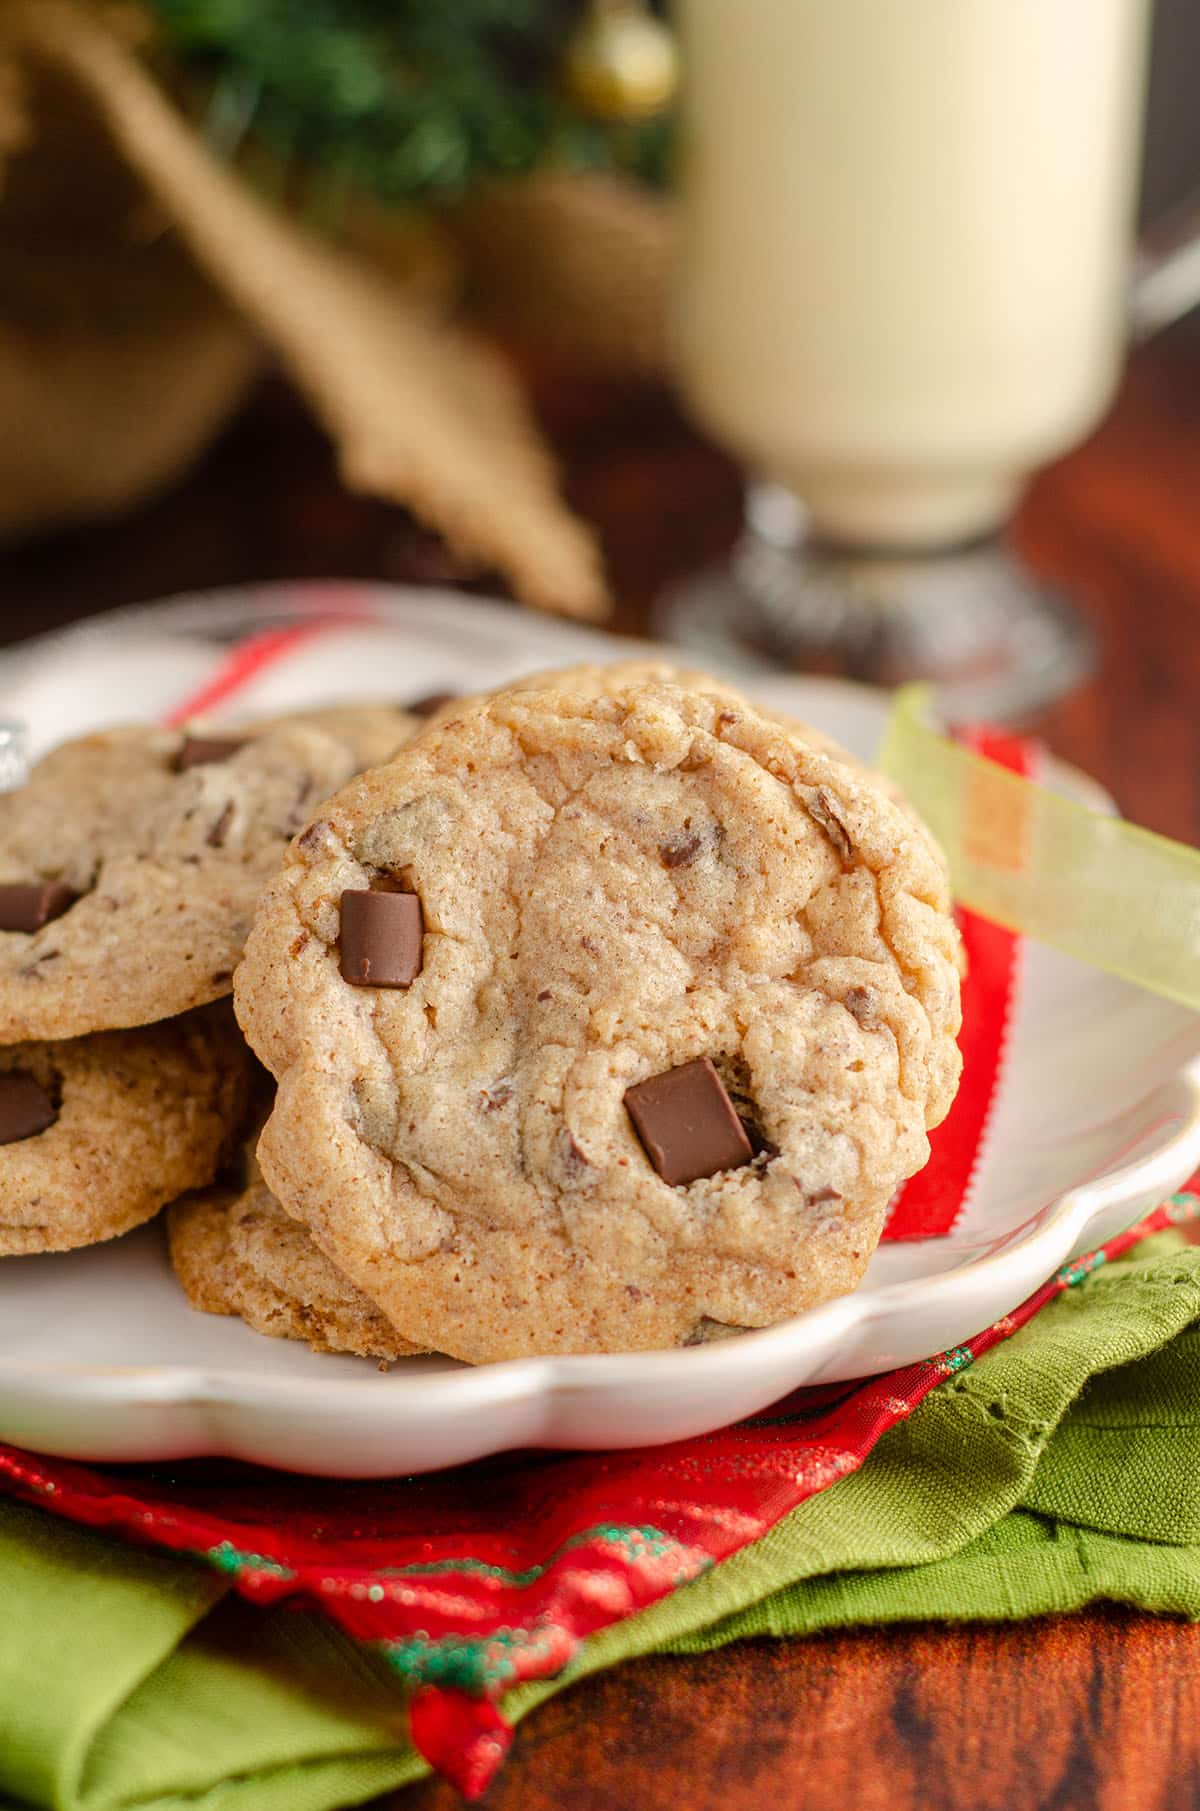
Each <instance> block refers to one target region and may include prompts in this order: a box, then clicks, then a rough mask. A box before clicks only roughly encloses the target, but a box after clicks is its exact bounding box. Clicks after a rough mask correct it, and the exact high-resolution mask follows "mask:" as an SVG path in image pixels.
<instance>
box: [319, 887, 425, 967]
mask: <svg viewBox="0 0 1200 1811" xmlns="http://www.w3.org/2000/svg"><path fill="white" fill-rule="evenodd" d="M424 934H425V921H424V918H423V916H422V913H421V901H420V900H419V899H418V898H417V896H416V894H415V893H377V892H373V891H368V890H367V889H365V888H364V889H350V888H348V889H347V890H346V892H344V893H343V894H342V913H341V942H340V945H339V954H340V957H341V967H342V979H343V981H349V982H350V984H351V986H352V987H408V986H410V985H411V983H412V982H413V981H415V980H416V978H417V976H418V975H419V974H420V972H421V940H422V938H423V936H424Z"/></svg>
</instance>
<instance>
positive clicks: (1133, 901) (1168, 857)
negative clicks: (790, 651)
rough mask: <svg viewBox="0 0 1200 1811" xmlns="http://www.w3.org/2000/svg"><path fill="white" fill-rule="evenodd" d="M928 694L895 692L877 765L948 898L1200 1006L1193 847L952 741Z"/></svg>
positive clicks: (1198, 900)
mask: <svg viewBox="0 0 1200 1811" xmlns="http://www.w3.org/2000/svg"><path fill="white" fill-rule="evenodd" d="M929 696H930V694H929V690H928V688H927V687H925V686H905V687H904V688H903V689H902V690H901V691H900V692H898V693H897V695H896V699H895V702H894V704H893V707H892V711H891V715H890V718H889V721H888V725H887V729H886V732H885V735H884V742H883V748H882V750H881V753H880V766H881V767H882V769H883V771H884V773H886V774H887V775H888V776H889V778H890V779H892V780H894V781H895V782H896V784H897V785H898V786H899V787H900V788H901V790H902V791H903V792H904V793H905V795H906V796H907V797H908V798H909V799H910V800H911V801H912V803H913V804H914V805H915V806H916V808H917V810H918V811H919V812H920V814H921V816H922V817H923V818H924V820H925V822H926V823H927V824H928V826H929V828H930V829H931V830H932V831H933V834H934V835H935V836H936V838H937V839H938V842H939V843H940V844H941V846H942V848H943V849H944V850H945V852H946V857H947V859H948V861H949V864H950V878H951V883H952V886H953V889H954V896H955V898H956V899H958V900H959V901H961V903H962V904H963V905H965V906H967V907H969V909H970V910H971V911H973V912H978V913H980V914H981V916H983V917H985V918H991V919H994V920H995V921H996V923H998V924H1002V925H1005V926H1006V927H1007V928H1008V929H1009V930H1014V931H1020V932H1021V933H1022V934H1023V935H1025V936H1027V937H1035V938H1037V939H1039V940H1040V941H1041V942H1043V943H1048V944H1051V945H1052V946H1053V947H1054V948H1055V949H1059V950H1063V951H1064V952H1065V953H1066V954H1067V955H1070V956H1076V957H1078V958H1079V960H1080V961H1083V962H1087V963H1090V964H1091V965H1092V966H1093V967H1094V968H1099V969H1103V970H1105V971H1106V972H1107V973H1108V974H1112V975H1118V976H1120V977H1121V979H1123V980H1125V981H1132V982H1134V983H1135V984H1136V985H1137V986H1139V987H1145V988H1149V989H1150V991H1151V992H1152V993H1156V994H1161V995H1163V996H1164V997H1165V998H1166V999H1168V1000H1175V1001H1177V1002H1179V1003H1180V1004H1181V1005H1184V1006H1188V1007H1191V1008H1192V1009H1193V1010H1194V1011H1200V853H1198V852H1197V851H1196V850H1195V849H1189V848H1187V847H1186V846H1185V845H1184V844H1182V843H1175V842H1172V841H1171V840H1170V838H1169V837H1165V836H1156V835H1155V834H1154V832H1153V831H1150V830H1142V829H1140V828H1139V827H1138V825H1136V824H1129V823H1126V822H1124V820H1123V819H1121V818H1119V817H1115V816H1110V815H1108V814H1107V813H1105V812H1103V811H1094V810H1090V809H1089V808H1088V807H1087V806H1086V805H1082V804H1079V803H1078V802H1077V801H1076V800H1075V799H1070V798H1065V797H1063V796H1062V795H1061V794H1060V793H1057V792H1051V791H1050V790H1049V789H1048V788H1047V787H1045V786H1039V785H1037V784H1035V783H1034V782H1033V781H1031V780H1026V779H1023V778H1022V777H1021V776H1020V775H1019V774H1015V773H1010V772H1009V771H1008V769H1007V768H1004V767H1000V766H999V765H997V763H996V762H994V761H989V760H987V759H986V758H985V757H984V756H982V755H978V754H975V753H974V752H973V751H972V750H971V749H969V748H965V747H963V746H962V745H961V744H960V743H958V742H953V741H951V740H950V739H949V737H947V736H944V735H941V734H939V733H938V731H937V730H935V729H933V728H931V727H930V725H929V721H928V701H929Z"/></svg>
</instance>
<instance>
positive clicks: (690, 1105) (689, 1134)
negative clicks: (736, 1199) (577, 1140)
mask: <svg viewBox="0 0 1200 1811" xmlns="http://www.w3.org/2000/svg"><path fill="white" fill-rule="evenodd" d="M625 1105H626V1107H627V1108H628V1109H629V1117H630V1118H631V1119H632V1121H633V1123H634V1126H635V1128H636V1130H637V1135H638V1137H639V1138H640V1139H641V1141H642V1144H643V1146H644V1147H645V1151H646V1155H647V1157H649V1159H650V1161H651V1163H652V1164H653V1165H654V1167H655V1169H656V1170H657V1171H658V1173H659V1175H660V1176H661V1177H662V1179H663V1181H664V1182H669V1183H670V1184H671V1185H672V1187H678V1186H679V1185H680V1184H682V1183H687V1182H698V1181H699V1180H700V1178H701V1177H702V1176H715V1175H717V1173H718V1172H719V1171H721V1170H736V1169H740V1168H741V1166H742V1164H744V1163H749V1162H750V1159H751V1157H752V1156H753V1151H752V1150H751V1147H750V1140H749V1139H748V1138H747V1136H746V1132H745V1128H744V1126H743V1125H742V1122H741V1120H740V1119H739V1118H738V1116H737V1114H736V1113H735V1112H734V1110H733V1102H732V1101H731V1100H730V1098H729V1096H728V1094H727V1093H726V1092H725V1086H724V1083H723V1082H722V1080H721V1078H720V1076H719V1075H718V1074H717V1072H716V1070H715V1069H714V1068H713V1065H712V1063H711V1062H710V1061H709V1059H708V1058H707V1057H706V1056H702V1057H698V1058H697V1059H696V1061H695V1062H692V1063H681V1064H680V1066H679V1068H678V1069H668V1070H666V1071H665V1072H664V1073H663V1074H662V1075H652V1076H650V1077H649V1078H648V1080H646V1081H644V1082H637V1083H636V1084H635V1085H634V1086H633V1087H632V1088H626V1090H625Z"/></svg>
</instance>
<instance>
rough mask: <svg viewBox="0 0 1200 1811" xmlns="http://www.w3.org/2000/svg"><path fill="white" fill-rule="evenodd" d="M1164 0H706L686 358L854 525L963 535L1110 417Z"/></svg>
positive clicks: (719, 418) (765, 469)
mask: <svg viewBox="0 0 1200 1811" xmlns="http://www.w3.org/2000/svg"><path fill="white" fill-rule="evenodd" d="M1148 12H1149V0H679V3H678V5H677V17H678V21H679V25H680V28H681V32H682V41H683V51H684V68H685V97H684V146H683V153H684V154H683V158H682V181H683V194H684V247H683V258H682V266H681V274H680V280H679V286H678V294H677V304H676V319H675V344H676V353H677V360H678V364H679V368H680V374H681V377H682V380H683V384H684V388H685V390H686V393H687V395H688V397H689V399H690V401H691V403H692V404H693V406H694V408H695V410H696V412H697V414H698V415H699V416H700V417H701V418H702V419H703V420H704V421H705V422H706V423H707V424H708V425H709V426H710V427H711V428H712V430H713V431H714V432H715V433H716V434H717V435H718V437H720V438H721V439H722V440H724V441H725V442H726V443H728V444H730V445H731V446H733V447H734V448H735V449H736V450H737V451H738V452H739V453H740V454H741V455H742V456H743V457H744V458H745V459H746V460H747V462H748V463H749V464H750V465H751V466H753V467H754V468H755V469H756V470H757V471H758V472H760V473H762V474H764V475H766V476H769V477H772V478H775V479H777V480H779V481H780V482H782V483H784V484H786V485H787V486H788V487H789V488H790V489H791V490H793V491H794V492H795V493H796V494H797V495H798V496H799V497H801V498H802V499H803V501H804V503H805V504H806V505H807V506H808V509H809V510H810V512H811V514H812V518H813V521H814V524H815V527H816V528H817V530H818V531H819V532H822V533H824V534H826V535H828V536H829V537H831V538H834V539H839V540H845V541H851V542H855V543H861V544H866V545H883V544H890V545H893V546H901V547H903V546H930V545H939V544H945V543H948V542H951V541H954V540H958V539H961V538H965V537H967V536H970V535H974V534H977V533H980V532H983V531H985V530H989V529H992V528H994V527H996V526H997V525H998V524H999V523H1000V522H1001V521H1002V520H1003V519H1004V517H1005V516H1006V515H1007V513H1008V512H1009V510H1010V509H1011V507H1012V505H1013V503H1014V502H1015V499H1016V496H1017V493H1018V491H1019V489H1020V486H1021V484H1022V481H1023V480H1024V478H1025V477H1026V476H1027V475H1028V474H1029V473H1030V472H1031V471H1033V470H1034V469H1035V468H1036V467H1037V466H1039V465H1040V464H1043V463H1044V462H1045V461H1046V460H1048V459H1050V458H1052V457H1053V456H1055V455H1056V454H1058V453H1060V452H1062V451H1064V450H1065V449H1066V448H1067V447H1069V446H1071V445H1072V444H1073V443H1074V442H1075V441H1077V440H1078V439H1080V438H1081V437H1082V436H1083V435H1084V434H1086V433H1087V431H1088V430H1089V429H1090V428H1091V427H1092V426H1093V424H1094V423H1095V422H1096V421H1097V420H1098V419H1099V417H1100V416H1101V415H1102V414H1103V412H1104V410H1105V408H1106V407H1107V405H1108V402H1109V400H1110V397H1111V395H1112V391H1113V386H1114V383H1115V381H1116V376H1117V372H1118V369H1119V364H1120V357H1121V345H1122V329H1123V318H1122V317H1123V308H1124V298H1125V287H1126V285H1125V278H1126V270H1127V261H1128V256H1129V249H1130V236H1131V223H1132V211H1133V199H1134V186H1135V178H1136V173H1137V164H1138V145H1139V138H1140V120H1141V99H1142V89H1143V77H1144V50H1145V40H1146V37H1147V29H1146V28H1147V19H1148Z"/></svg>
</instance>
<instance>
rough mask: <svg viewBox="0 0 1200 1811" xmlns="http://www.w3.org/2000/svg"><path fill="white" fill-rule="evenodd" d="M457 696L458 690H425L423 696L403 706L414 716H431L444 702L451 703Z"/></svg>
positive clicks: (458, 694)
mask: <svg viewBox="0 0 1200 1811" xmlns="http://www.w3.org/2000/svg"><path fill="white" fill-rule="evenodd" d="M459 696H461V694H460V693H458V692H426V694H425V696H424V697H423V698H414V699H413V701H412V703H411V704H406V705H405V707H404V708H405V710H406V711H408V712H409V713H410V714H411V715H412V716H414V717H432V716H433V714H434V712H435V711H440V710H441V708H442V706H443V705H444V704H453V703H454V700H455V699H456V698H458V697H459Z"/></svg>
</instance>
